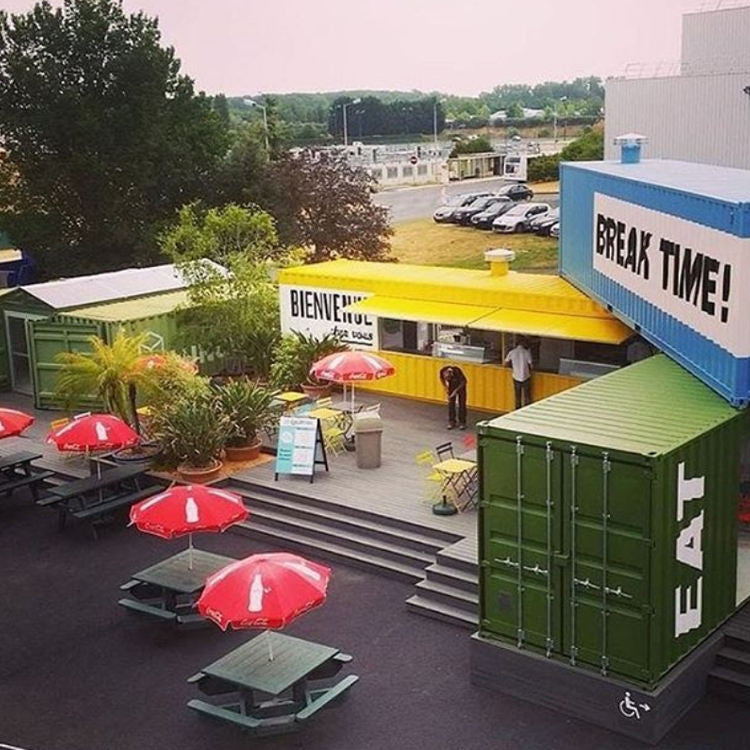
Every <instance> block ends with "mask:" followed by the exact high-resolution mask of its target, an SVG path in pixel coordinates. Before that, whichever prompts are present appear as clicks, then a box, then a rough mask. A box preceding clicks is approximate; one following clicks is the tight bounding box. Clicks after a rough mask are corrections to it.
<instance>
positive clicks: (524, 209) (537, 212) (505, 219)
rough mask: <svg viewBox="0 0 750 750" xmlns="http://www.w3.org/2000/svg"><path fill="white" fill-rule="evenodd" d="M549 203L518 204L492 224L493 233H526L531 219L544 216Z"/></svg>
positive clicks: (548, 208)
mask: <svg viewBox="0 0 750 750" xmlns="http://www.w3.org/2000/svg"><path fill="white" fill-rule="evenodd" d="M549 210H550V205H549V203H518V204H516V205H515V206H513V208H511V209H510V211H506V212H505V213H504V214H503V215H502V216H498V217H497V219H495V221H493V222H492V231H493V232H502V233H504V234H507V233H509V232H526V231H528V228H529V221H531V219H533V218H535V217H537V216H541V215H542V214H546V213H547V212H548V211H549Z"/></svg>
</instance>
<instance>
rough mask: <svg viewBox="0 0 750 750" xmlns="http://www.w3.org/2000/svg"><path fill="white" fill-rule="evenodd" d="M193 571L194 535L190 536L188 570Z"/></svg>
mask: <svg viewBox="0 0 750 750" xmlns="http://www.w3.org/2000/svg"><path fill="white" fill-rule="evenodd" d="M192 569H193V534H192V532H191V533H190V534H188V570H192Z"/></svg>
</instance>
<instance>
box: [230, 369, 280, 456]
mask: <svg viewBox="0 0 750 750" xmlns="http://www.w3.org/2000/svg"><path fill="white" fill-rule="evenodd" d="M216 394H217V402H218V405H219V408H220V410H221V412H222V413H223V415H224V417H225V418H226V420H227V439H226V447H225V451H226V456H227V459H228V460H229V461H252V460H253V459H256V458H258V456H259V454H260V446H261V440H260V438H259V437H258V433H259V432H260V431H261V430H263V429H265V428H267V427H271V426H272V425H273V424H275V423H276V421H278V418H279V414H280V411H281V409H280V407H278V406H275V404H274V398H275V396H276V392H275V391H272V390H269V389H268V388H264V387H262V386H261V385H259V384H258V383H254V382H253V381H251V380H247V379H246V378H238V379H236V380H230V381H229V382H228V383H226V384H225V385H221V386H218V387H217V388H216Z"/></svg>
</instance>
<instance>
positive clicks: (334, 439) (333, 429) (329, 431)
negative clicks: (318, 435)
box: [321, 422, 346, 456]
mask: <svg viewBox="0 0 750 750" xmlns="http://www.w3.org/2000/svg"><path fill="white" fill-rule="evenodd" d="M321 428H322V431H323V442H324V443H325V446H326V451H327V452H328V454H329V455H332V456H338V455H339V453H343V452H344V451H345V450H346V433H345V432H344V430H342V429H341V427H339V426H338V425H336V424H331V425H328V424H326V423H325V422H323V423H322V424H321Z"/></svg>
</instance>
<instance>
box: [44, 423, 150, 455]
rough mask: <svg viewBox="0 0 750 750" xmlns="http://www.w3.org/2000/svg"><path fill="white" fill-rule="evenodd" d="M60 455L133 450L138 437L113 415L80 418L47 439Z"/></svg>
mask: <svg viewBox="0 0 750 750" xmlns="http://www.w3.org/2000/svg"><path fill="white" fill-rule="evenodd" d="M46 440H47V442H48V443H51V444H53V445H56V446H57V447H58V449H59V450H61V451H75V452H84V451H107V450H117V449H119V448H132V447H133V446H134V445H137V444H138V440H139V437H138V433H137V432H136V431H135V430H133V428H132V427H130V426H129V425H127V424H125V422H123V421H122V420H121V419H119V418H118V417H114V416H112V415H111V414H79V415H78V416H76V417H74V418H73V419H71V420H70V422H67V423H66V424H64V425H63V426H62V427H58V429H56V430H52V432H50V433H49V434H48V435H47V438H46Z"/></svg>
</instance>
